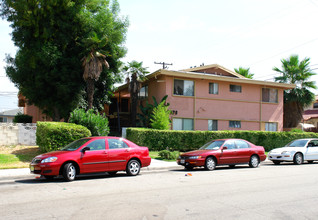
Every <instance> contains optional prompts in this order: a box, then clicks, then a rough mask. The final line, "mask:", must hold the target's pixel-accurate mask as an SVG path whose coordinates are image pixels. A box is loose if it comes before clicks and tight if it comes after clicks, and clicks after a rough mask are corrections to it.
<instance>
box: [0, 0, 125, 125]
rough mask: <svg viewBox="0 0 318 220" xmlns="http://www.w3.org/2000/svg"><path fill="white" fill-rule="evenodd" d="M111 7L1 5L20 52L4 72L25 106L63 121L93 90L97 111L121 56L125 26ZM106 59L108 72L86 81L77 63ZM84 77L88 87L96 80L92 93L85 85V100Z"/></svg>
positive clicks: (56, 2) (41, 2) (85, 1)
mask: <svg viewBox="0 0 318 220" xmlns="http://www.w3.org/2000/svg"><path fill="white" fill-rule="evenodd" d="M112 2H113V3H112V4H110V1H108V0H94V1H90V0H77V1H75V0H38V1H26V2H25V1H14V0H3V1H2V2H1V16H2V17H3V18H5V19H7V20H8V21H9V22H11V27H12V28H13V32H12V39H13V41H14V42H15V45H16V46H17V47H18V48H19V49H18V52H17V54H16V56H15V57H14V58H12V57H10V56H8V57H7V66H6V73H7V75H8V77H9V78H10V79H11V81H12V82H13V83H14V84H15V85H16V86H17V87H18V88H19V90H20V92H22V94H23V95H24V96H25V97H26V98H27V100H28V102H29V104H34V105H36V106H38V107H39V108H40V109H42V110H44V113H46V114H48V115H49V116H51V117H52V118H53V120H55V121H59V120H60V119H61V118H68V116H69V113H70V112H71V111H72V110H73V109H74V108H76V106H78V105H79V103H80V100H82V97H85V98H87V97H90V100H91V97H92V95H91V92H94V91H95V93H96V94H97V95H98V97H97V98H96V97H95V99H97V101H96V102H93V103H94V105H95V104H96V106H98V108H100V107H101V106H102V104H101V102H102V101H105V100H107V98H108V97H107V96H108V94H109V90H111V89H112V88H113V85H112V83H114V81H116V80H117V78H118V77H117V76H116V75H117V74H118V73H119V72H120V71H119V68H120V66H121V65H122V62H121V61H120V58H122V57H123V56H124V55H125V54H126V49H125V47H124V46H123V43H124V41H125V37H126V32H127V27H128V21H127V19H126V18H122V17H120V16H119V5H118V3H117V1H112ZM105 56H107V62H108V64H109V66H110V68H109V69H107V68H103V69H102V71H101V72H100V73H98V74H97V75H96V74H95V75H93V76H92V77H91V75H89V74H88V75H87V78H86V77H85V74H83V69H82V64H84V67H85V65H86V66H89V65H88V64H89V61H90V60H93V61H98V62H95V64H96V63H98V64H100V63H105V62H104V61H105V58H106V57H105ZM84 57H85V59H83V58H84ZM103 59H104V61H103ZM84 61H86V62H84ZM93 69H94V68H93ZM96 69H97V70H98V69H99V68H96ZM84 72H85V71H84ZM83 75H84V77H85V78H86V79H89V80H88V81H90V83H88V84H89V85H91V84H92V83H91V80H90V79H91V78H94V80H98V81H97V82H95V81H94V82H95V83H96V84H97V86H96V87H95V88H93V89H92V88H91V87H90V86H87V87H89V89H88V90H89V92H90V93H89V95H86V92H84V91H85V85H86V84H85V81H84V80H83ZM98 76H99V77H98ZM88 81H87V82H88ZM96 90H97V91H96ZM87 103H90V102H87Z"/></svg>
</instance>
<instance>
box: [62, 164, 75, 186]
mask: <svg viewBox="0 0 318 220" xmlns="http://www.w3.org/2000/svg"><path fill="white" fill-rule="evenodd" d="M62 174H63V177H64V180H65V181H67V182H70V181H73V180H74V179H75V177H76V167H75V165H74V164H73V163H67V164H65V165H64V167H63V173H62Z"/></svg>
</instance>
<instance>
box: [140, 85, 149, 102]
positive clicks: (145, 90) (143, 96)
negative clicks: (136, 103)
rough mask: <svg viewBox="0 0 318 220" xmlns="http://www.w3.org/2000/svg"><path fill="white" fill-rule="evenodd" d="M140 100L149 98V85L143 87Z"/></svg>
mask: <svg viewBox="0 0 318 220" xmlns="http://www.w3.org/2000/svg"><path fill="white" fill-rule="evenodd" d="M138 98H139V99H145V98H148V85H145V86H143V87H141V89H140V91H139V94H138Z"/></svg>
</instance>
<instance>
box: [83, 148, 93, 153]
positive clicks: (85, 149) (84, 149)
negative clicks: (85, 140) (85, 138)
mask: <svg viewBox="0 0 318 220" xmlns="http://www.w3.org/2000/svg"><path fill="white" fill-rule="evenodd" d="M90 149H91V148H90V147H84V148H83V149H82V153H85V151H87V150H90Z"/></svg>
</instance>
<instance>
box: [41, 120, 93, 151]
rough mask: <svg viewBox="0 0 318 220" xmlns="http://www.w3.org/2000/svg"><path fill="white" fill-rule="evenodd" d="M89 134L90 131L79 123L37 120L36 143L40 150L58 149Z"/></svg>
mask: <svg viewBox="0 0 318 220" xmlns="http://www.w3.org/2000/svg"><path fill="white" fill-rule="evenodd" d="M89 136H91V132H90V131H89V130H88V129H87V128H85V127H84V126H81V125H76V124H72V123H64V122H40V121H38V122H37V129H36V144H37V145H38V146H39V148H40V150H41V152H49V151H54V150H58V149H59V148H61V147H64V146H66V145H67V144H69V143H71V142H73V141H75V140H77V139H80V138H83V137H89Z"/></svg>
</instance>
